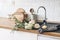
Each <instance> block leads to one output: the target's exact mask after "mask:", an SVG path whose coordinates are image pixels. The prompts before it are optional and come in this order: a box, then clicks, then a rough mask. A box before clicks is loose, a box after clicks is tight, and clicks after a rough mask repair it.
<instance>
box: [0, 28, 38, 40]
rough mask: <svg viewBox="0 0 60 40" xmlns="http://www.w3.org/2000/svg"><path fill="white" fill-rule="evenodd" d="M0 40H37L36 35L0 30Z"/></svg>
mask: <svg viewBox="0 0 60 40" xmlns="http://www.w3.org/2000/svg"><path fill="white" fill-rule="evenodd" d="M0 40H37V34H34V33H28V32H22V31H12V30H9V29H3V28H0Z"/></svg>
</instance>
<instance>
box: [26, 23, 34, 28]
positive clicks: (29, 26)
mask: <svg viewBox="0 0 60 40" xmlns="http://www.w3.org/2000/svg"><path fill="white" fill-rule="evenodd" d="M32 26H33V24H30V23H29V24H28V25H26V26H25V29H32Z"/></svg>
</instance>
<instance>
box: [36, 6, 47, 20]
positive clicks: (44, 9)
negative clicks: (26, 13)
mask: <svg viewBox="0 0 60 40" xmlns="http://www.w3.org/2000/svg"><path fill="white" fill-rule="evenodd" d="M40 8H43V9H44V10H45V20H47V18H46V8H45V7H44V6H39V7H38V9H37V13H38V11H39V9H40Z"/></svg>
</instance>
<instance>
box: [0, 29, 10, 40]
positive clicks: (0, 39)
mask: <svg viewBox="0 0 60 40" xmlns="http://www.w3.org/2000/svg"><path fill="white" fill-rule="evenodd" d="M10 32H11V30H9V29H4V28H0V40H10V39H11V35H10Z"/></svg>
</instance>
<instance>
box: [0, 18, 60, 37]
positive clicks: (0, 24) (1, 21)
mask: <svg viewBox="0 0 60 40" xmlns="http://www.w3.org/2000/svg"><path fill="white" fill-rule="evenodd" d="M7 24H8V25H7ZM14 25H15V24H14V22H12V21H11V20H10V19H7V18H0V28H6V29H10V30H12V29H13V28H14V27H13V26H14ZM18 31H23V32H30V33H35V34H39V32H38V30H26V29H23V28H20V29H19V30H18ZM43 35H49V36H56V37H60V33H57V32H44V33H43Z"/></svg>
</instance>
